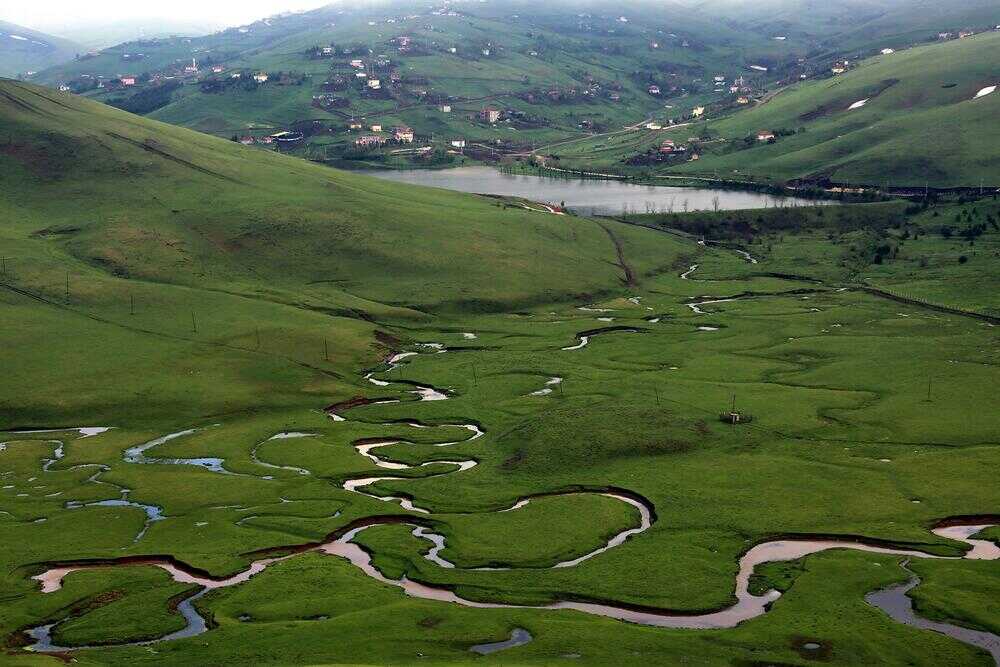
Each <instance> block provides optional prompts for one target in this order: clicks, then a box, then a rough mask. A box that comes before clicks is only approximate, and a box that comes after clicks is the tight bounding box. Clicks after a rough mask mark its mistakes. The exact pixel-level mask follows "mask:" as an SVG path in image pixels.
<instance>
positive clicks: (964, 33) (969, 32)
mask: <svg viewBox="0 0 1000 667" xmlns="http://www.w3.org/2000/svg"><path fill="white" fill-rule="evenodd" d="M975 34H976V31H975V30H963V31H961V32H960V33H958V38H959V39H965V38H966V37H972V36H973V35H975Z"/></svg>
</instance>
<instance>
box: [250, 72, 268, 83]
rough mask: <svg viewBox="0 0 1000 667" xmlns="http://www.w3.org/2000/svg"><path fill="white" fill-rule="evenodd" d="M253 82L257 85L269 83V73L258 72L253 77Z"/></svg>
mask: <svg viewBox="0 0 1000 667" xmlns="http://www.w3.org/2000/svg"><path fill="white" fill-rule="evenodd" d="M253 80H254V81H256V82H257V83H267V73H265V72H257V73H256V74H254V75H253Z"/></svg>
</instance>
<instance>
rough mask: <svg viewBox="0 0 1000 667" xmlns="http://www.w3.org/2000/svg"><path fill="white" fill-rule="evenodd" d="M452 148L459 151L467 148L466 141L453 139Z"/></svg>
mask: <svg viewBox="0 0 1000 667" xmlns="http://www.w3.org/2000/svg"><path fill="white" fill-rule="evenodd" d="M451 147H452V148H459V149H462V148H465V139H452V140H451Z"/></svg>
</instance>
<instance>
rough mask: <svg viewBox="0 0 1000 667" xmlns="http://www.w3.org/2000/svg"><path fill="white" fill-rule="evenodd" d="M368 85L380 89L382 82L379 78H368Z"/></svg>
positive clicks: (373, 88)
mask: <svg viewBox="0 0 1000 667" xmlns="http://www.w3.org/2000/svg"><path fill="white" fill-rule="evenodd" d="M368 87H369V88H371V89H372V90H380V89H381V88H382V82H381V81H380V80H378V79H368Z"/></svg>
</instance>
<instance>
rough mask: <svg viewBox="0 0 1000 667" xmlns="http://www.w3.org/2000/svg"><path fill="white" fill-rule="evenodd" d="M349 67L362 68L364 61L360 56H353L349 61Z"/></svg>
mask: <svg viewBox="0 0 1000 667" xmlns="http://www.w3.org/2000/svg"><path fill="white" fill-rule="evenodd" d="M351 67H355V68H357V69H364V67H365V61H364V60H361V59H360V58H355V59H354V60H352V61H351Z"/></svg>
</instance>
